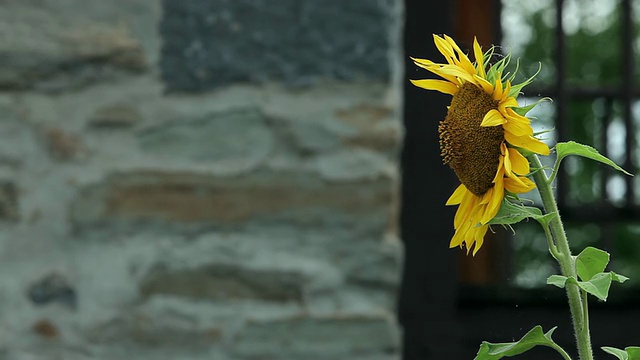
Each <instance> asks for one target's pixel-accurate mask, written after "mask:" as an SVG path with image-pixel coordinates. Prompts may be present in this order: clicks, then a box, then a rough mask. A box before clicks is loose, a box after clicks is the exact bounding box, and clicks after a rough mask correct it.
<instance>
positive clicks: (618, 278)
mask: <svg viewBox="0 0 640 360" xmlns="http://www.w3.org/2000/svg"><path fill="white" fill-rule="evenodd" d="M610 274H611V280H613V281H617V282H619V283H620V284H622V283H623V282H625V281H627V280H629V278H628V277H626V276H624V275H620V274H616V273H614V272H613V271H611V272H610Z"/></svg>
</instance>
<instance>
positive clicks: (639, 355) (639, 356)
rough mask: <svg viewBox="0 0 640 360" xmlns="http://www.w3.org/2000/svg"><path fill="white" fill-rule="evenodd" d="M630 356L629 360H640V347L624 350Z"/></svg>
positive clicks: (630, 347)
mask: <svg viewBox="0 0 640 360" xmlns="http://www.w3.org/2000/svg"><path fill="white" fill-rule="evenodd" d="M624 349H625V350H626V351H627V354H629V360H640V347H638V346H629V347H626V348H624Z"/></svg>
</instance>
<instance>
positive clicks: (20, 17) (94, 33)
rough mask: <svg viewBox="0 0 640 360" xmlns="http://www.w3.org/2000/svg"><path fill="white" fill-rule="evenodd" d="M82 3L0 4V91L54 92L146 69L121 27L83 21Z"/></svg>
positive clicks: (134, 42) (139, 52)
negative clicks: (1, 61) (0, 62)
mask: <svg viewBox="0 0 640 360" xmlns="http://www.w3.org/2000/svg"><path fill="white" fill-rule="evenodd" d="M85 7H87V4H86V2H84V1H77V2H76V3H75V4H73V2H72V3H71V4H69V2H53V1H45V2H44V3H43V2H42V1H37V0H28V1H6V2H3V3H2V4H1V5H0V34H3V35H2V41H0V57H2V59H3V66H2V68H0V88H1V89H33V88H36V89H39V90H47V91H58V90H62V89H69V88H74V87H78V86H81V85H85V84H88V83H91V82H93V81H96V80H104V79H110V78H113V77H114V75H116V74H117V73H131V72H140V71H142V70H144V69H145V68H146V67H147V62H146V60H145V58H144V53H143V50H142V47H141V45H140V43H139V42H138V41H137V40H136V39H135V38H134V37H133V36H132V34H131V29H130V28H129V27H128V26H127V25H125V24H123V23H120V24H119V23H117V22H111V21H104V20H102V21H101V20H99V19H96V18H90V17H87V16H86V14H85V13H82V12H80V11H82V10H81V9H83V8H85Z"/></svg>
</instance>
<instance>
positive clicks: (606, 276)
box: [547, 271, 629, 301]
mask: <svg viewBox="0 0 640 360" xmlns="http://www.w3.org/2000/svg"><path fill="white" fill-rule="evenodd" d="M628 279H629V278H628V277H626V276H623V275H619V274H616V273H614V272H613V271H610V272H600V273H597V274H595V275H593V276H592V277H591V279H589V280H588V281H578V280H576V279H575V278H569V277H566V276H562V275H551V276H549V278H548V279H547V284H549V285H554V286H557V287H559V288H564V287H565V286H566V285H567V282H573V283H575V284H577V285H578V286H579V287H580V289H582V290H584V291H586V292H587V293H589V294H591V295H593V296H595V297H597V298H598V299H600V300H602V301H607V297H608V296H609V289H610V288H611V281H617V282H620V283H623V282H625V281H627V280H628Z"/></svg>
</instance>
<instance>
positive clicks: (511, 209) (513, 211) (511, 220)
mask: <svg viewBox="0 0 640 360" xmlns="http://www.w3.org/2000/svg"><path fill="white" fill-rule="evenodd" d="M555 216H556V214H555V213H551V214H546V215H542V211H541V210H540V209H538V208H536V207H532V206H524V205H521V204H515V203H513V202H511V201H509V200H507V199H504V200H502V204H501V205H500V210H498V213H497V214H496V216H494V217H493V219H491V220H490V221H489V222H488V224H490V225H498V224H500V225H513V224H516V223H519V222H520V221H522V220H524V219H526V218H532V219H535V220H537V221H539V222H542V223H543V224H545V225H546V224H548V223H549V221H551V219H553V218H554V217H555Z"/></svg>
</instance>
